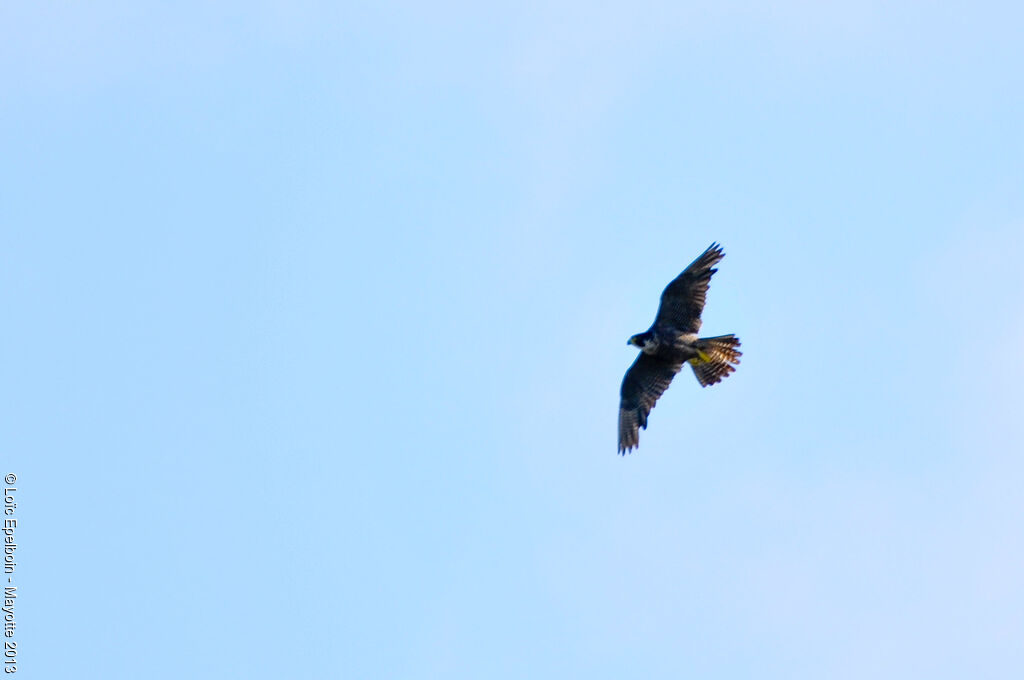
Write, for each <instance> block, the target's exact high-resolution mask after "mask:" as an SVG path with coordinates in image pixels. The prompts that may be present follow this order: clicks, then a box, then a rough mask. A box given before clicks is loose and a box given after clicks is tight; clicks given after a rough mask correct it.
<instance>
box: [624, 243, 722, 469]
mask: <svg viewBox="0 0 1024 680" xmlns="http://www.w3.org/2000/svg"><path fill="white" fill-rule="evenodd" d="M723 257H725V253H723V252H722V247H721V246H719V245H718V244H717V243H712V244H711V245H710V246H709V247H708V249H707V250H705V251H704V252H703V253H702V254H701V256H700V257H698V258H697V259H696V260H694V261H693V263H692V264H691V265H690V266H689V267H687V268H686V269H685V270H684V271H683V273H682V274H680V275H679V276H677V277H676V278H675V279H674V280H673V281H672V282H671V283H670V284H668V286H667V287H666V288H665V290H664V292H662V294H661V305H660V306H659V307H658V314H657V316H656V317H655V318H654V323H653V324H652V325H651V327H650V328H648V329H647V330H646V331H644V332H643V333H637V334H636V335H634V336H633V337H631V338H630V339H629V342H628V344H630V345H636V346H637V347H639V348H640V350H641V352H640V356H638V357H637V358H636V361H634V362H633V365H632V366H630V367H629V370H628V371H626V376H625V377H624V378H623V379H622V391H621V400H620V401H619V453H621V454H623V455H625V454H626V453H628V452H630V451H631V450H632V449H634V448H636V447H638V446H639V445H640V432H639V428H641V427H642V428H644V429H647V416H648V414H649V413H650V412H651V409H652V408H654V404H655V403H656V402H657V401H658V398H659V397H661V395H662V394H663V393H664V392H665V390H667V389H668V386H669V383H671V382H672V378H674V377H675V375H676V373H678V372H679V371H680V369H682V367H683V364H684V363H689V364H690V366H691V367H692V368H693V373H694V375H696V376H697V381H698V382H699V383H700V384H701V387H707V386H708V385H714V384H715V383H717V382H720V381H721V380H722V378H724V377H726V376H728V375H729V374H730V373H732V372H733V371H735V370H736V369H735V368H734V367H733V364H738V363H739V362H740V356H741V354H742V353H741V352H740V351H739V349H737V348H738V347H739V346H740V340H739V338H737V337H736V336H735V335H719V336H717V337H714V338H698V337H697V332H698V331H700V323H701V321H700V314H701V312H702V311H703V310H704V301H705V299H706V298H707V294H708V286H709V285H710V283H711V275H712V274H714V273H715V272H716V271H718V270H717V269H713V267H714V265H716V264H718V262H719V261H721V259H722V258H723Z"/></svg>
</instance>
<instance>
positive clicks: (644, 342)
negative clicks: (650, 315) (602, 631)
mask: <svg viewBox="0 0 1024 680" xmlns="http://www.w3.org/2000/svg"><path fill="white" fill-rule="evenodd" d="M626 344H628V345H635V346H636V347H639V348H640V349H645V348H647V347H648V346H649V345H653V344H654V337H653V335H652V334H651V333H650V332H649V331H648V332H647V333H637V334H636V335H634V336H633V337H631V338H630V339H629V340H628V341H627V342H626Z"/></svg>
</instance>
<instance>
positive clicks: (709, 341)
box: [690, 335, 743, 387]
mask: <svg viewBox="0 0 1024 680" xmlns="http://www.w3.org/2000/svg"><path fill="white" fill-rule="evenodd" d="M739 346H740V339H739V338H737V337H736V336H735V335H720V336H718V337H716V338H700V339H699V340H698V341H697V347H698V349H699V350H700V351H701V352H702V353H703V356H700V357H696V358H694V359H690V365H691V366H692V367H693V374H694V375H695V376H697V382H699V383H700V384H701V387H707V386H708V385H714V384H715V383H718V382H721V380H722V378H725V377H727V376H728V375H729V374H730V373H732V372H733V371H735V370H736V368H735V367H734V366H733V364H738V363H740V357H741V356H742V355H743V352H740V351H739V349H737V348H738V347H739Z"/></svg>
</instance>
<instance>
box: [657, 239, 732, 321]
mask: <svg viewBox="0 0 1024 680" xmlns="http://www.w3.org/2000/svg"><path fill="white" fill-rule="evenodd" d="M723 257H725V253H723V252H722V246H720V245H718V244H717V243H712V244H711V245H710V246H709V247H708V249H707V250H705V251H704V252H703V253H702V254H701V256H700V257H698V258H697V259H696V260H694V261H693V263H692V264H690V266H689V267H687V268H686V269H684V270H683V273H682V274H680V275H679V276H677V277H676V278H675V279H673V280H672V283H670V284H668V286H666V287H665V290H664V291H663V292H662V294H661V305H660V306H659V307H658V316H656V317H655V319H654V325H655V326H661V327H671V328H674V329H676V330H677V331H678V332H680V333H696V332H698V331H699V330H700V314H701V312H703V311H704V302H705V300H706V299H707V296H708V286H709V285H710V284H711V275H712V274H714V273H715V272H716V271H718V270H717V269H713V267H714V266H715V265H716V264H718V262H720V261H721V259H722V258H723Z"/></svg>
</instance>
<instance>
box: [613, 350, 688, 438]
mask: <svg viewBox="0 0 1024 680" xmlns="http://www.w3.org/2000/svg"><path fill="white" fill-rule="evenodd" d="M682 367H683V364H682V362H675V361H670V360H665V359H662V358H659V357H656V356H651V355H650V354H645V353H643V352H641V353H640V356H638V357H637V358H636V361H634V362H633V365H632V366H630V367H629V370H628V371H626V377H624V378H623V379H622V391H621V398H620V401H619V453H627V452H628V451H630V450H631V449H634V448H636V447H637V446H639V444H640V428H641V427H643V428H646V427H647V415H648V414H649V413H650V412H651V409H652V408H654V404H655V403H656V402H657V401H658V398H659V397H660V396H661V395H662V394H664V392H665V390H667V389H668V386H669V384H670V383H671V382H672V378H674V377H675V375H676V373H678V372H679V369H680V368H682Z"/></svg>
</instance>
